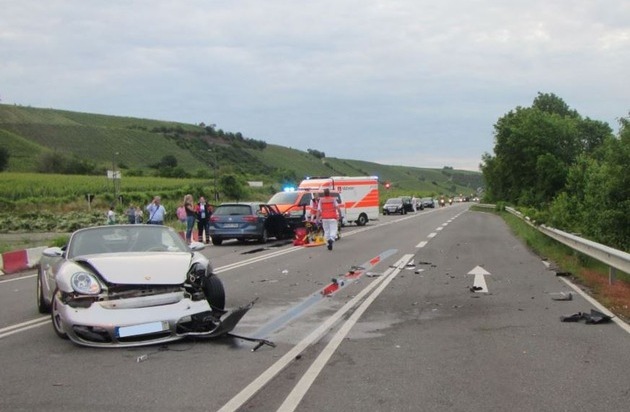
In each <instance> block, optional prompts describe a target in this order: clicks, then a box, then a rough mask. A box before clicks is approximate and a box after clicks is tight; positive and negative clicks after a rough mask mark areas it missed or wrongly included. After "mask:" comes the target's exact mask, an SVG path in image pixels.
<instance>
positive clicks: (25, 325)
mask: <svg viewBox="0 0 630 412" xmlns="http://www.w3.org/2000/svg"><path fill="white" fill-rule="evenodd" d="M49 321H50V318H49V317H48V316H45V317H42V318H38V319H33V320H29V321H27V322H22V323H19V324H17V325H12V326H9V327H6V328H2V329H0V339H2V338H4V337H6V336H10V335H13V334H15V333H18V332H23V331H25V330H29V329H33V328H36V327H38V326H42V325H46V324H47V323H48V322H49Z"/></svg>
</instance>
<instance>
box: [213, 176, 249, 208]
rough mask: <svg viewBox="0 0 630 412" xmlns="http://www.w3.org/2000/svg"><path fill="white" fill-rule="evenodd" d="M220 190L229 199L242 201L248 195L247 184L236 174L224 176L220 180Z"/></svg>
mask: <svg viewBox="0 0 630 412" xmlns="http://www.w3.org/2000/svg"><path fill="white" fill-rule="evenodd" d="M219 190H220V191H221V192H222V193H223V194H224V195H225V196H226V197H227V198H228V199H234V200H236V201H240V200H241V199H243V198H244V196H245V194H246V190H245V184H244V183H243V182H242V181H241V180H240V178H239V177H238V176H237V175H235V174H231V173H228V174H223V175H221V178H220V179H219Z"/></svg>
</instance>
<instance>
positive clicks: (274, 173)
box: [0, 104, 482, 195]
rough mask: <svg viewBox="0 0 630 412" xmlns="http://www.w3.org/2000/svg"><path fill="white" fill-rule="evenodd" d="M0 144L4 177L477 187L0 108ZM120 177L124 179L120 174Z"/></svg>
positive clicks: (146, 123)
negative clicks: (86, 174) (324, 180)
mask: <svg viewBox="0 0 630 412" xmlns="http://www.w3.org/2000/svg"><path fill="white" fill-rule="evenodd" d="M0 139H1V141H2V146H4V147H6V148H7V149H8V151H9V156H10V157H9V163H8V168H7V171H9V172H34V171H37V170H38V169H37V168H38V164H39V162H40V157H41V156H42V155H43V154H46V153H63V154H64V155H71V156H76V157H77V158H79V159H89V161H90V162H94V164H95V165H98V166H99V167H100V168H102V169H108V168H111V166H112V163H114V162H115V163H116V167H117V168H120V169H121V170H123V175H129V174H130V172H131V171H134V174H137V173H138V171H141V173H142V174H144V175H145V176H151V175H152V174H154V173H156V171H155V169H153V168H152V167H151V166H152V165H155V164H157V163H158V162H160V160H161V159H163V158H164V157H165V156H169V155H172V156H174V157H175V158H176V160H177V164H178V166H181V167H182V168H183V169H185V170H186V171H187V172H188V173H189V174H190V175H191V176H203V175H205V176H209V175H211V174H212V173H213V172H217V173H219V174H221V173H236V174H239V175H242V176H243V177H244V178H245V179H247V180H261V181H263V182H264V184H265V186H269V189H270V190H274V189H277V188H279V187H280V186H281V185H282V184H284V183H287V182H291V181H293V183H297V182H299V181H300V180H301V179H302V178H303V177H304V176H331V175H348V176H351V175H376V176H379V179H380V180H381V181H382V182H385V181H388V182H391V184H392V193H397V192H408V193H410V194H411V193H413V194H418V195H422V194H425V195H430V194H433V195H439V194H447V195H448V194H457V193H471V192H473V191H474V190H476V189H477V188H478V187H480V186H482V182H481V174H480V173H478V172H467V171H457V170H452V169H423V168H414V167H404V166H388V165H381V164H377V163H371V162H365V161H360V160H349V159H339V158H335V157H325V158H318V157H316V156H314V155H312V154H310V153H307V152H303V151H300V150H296V149H291V148H287V147H284V146H278V145H272V144H266V143H265V142H262V141H257V140H254V139H249V138H244V137H243V136H242V135H241V134H240V133H231V132H224V131H222V130H216V129H214V127H213V126H211V127H207V126H205V125H191V124H184V123H177V122H165V121H159V120H150V119H138V118H131V117H120V116H107V115H99V114H89V113H78V112H69V111H63V110H55V109H41V108H32V107H22V106H14V105H4V104H0ZM125 170H126V171H125Z"/></svg>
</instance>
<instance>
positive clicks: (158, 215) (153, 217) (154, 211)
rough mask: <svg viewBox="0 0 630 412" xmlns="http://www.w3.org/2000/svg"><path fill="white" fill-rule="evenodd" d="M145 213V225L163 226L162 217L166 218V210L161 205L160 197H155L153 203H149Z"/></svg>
mask: <svg viewBox="0 0 630 412" xmlns="http://www.w3.org/2000/svg"><path fill="white" fill-rule="evenodd" d="M146 209H147V212H148V213H149V219H148V220H147V223H148V224H150V225H163V224H164V216H166V209H164V206H163V205H162V203H161V199H160V196H155V197H154V198H153V201H152V202H151V203H149V204H148V205H147V207H146Z"/></svg>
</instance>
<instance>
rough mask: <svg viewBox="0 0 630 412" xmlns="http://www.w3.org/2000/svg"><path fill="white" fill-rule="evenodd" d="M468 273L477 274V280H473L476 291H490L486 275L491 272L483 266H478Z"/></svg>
mask: <svg viewBox="0 0 630 412" xmlns="http://www.w3.org/2000/svg"><path fill="white" fill-rule="evenodd" d="M468 274H469V275H475V280H474V281H473V289H474V291H475V292H483V293H488V285H486V278H485V277H484V276H486V275H489V274H490V272H488V271H486V270H485V269H484V268H482V267H481V266H477V267H475V268H474V269H473V270H471V271H470V272H468Z"/></svg>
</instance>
